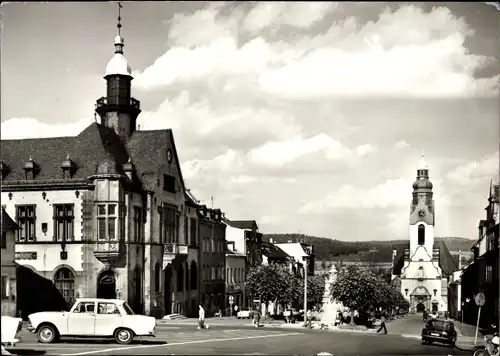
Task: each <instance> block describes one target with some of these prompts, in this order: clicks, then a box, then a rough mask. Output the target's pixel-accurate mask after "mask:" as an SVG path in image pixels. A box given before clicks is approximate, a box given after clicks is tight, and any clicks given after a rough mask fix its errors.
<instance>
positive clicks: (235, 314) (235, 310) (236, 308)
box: [234, 304, 238, 317]
mask: <svg viewBox="0 0 500 356" xmlns="http://www.w3.org/2000/svg"><path fill="white" fill-rule="evenodd" d="M234 316H235V317H238V304H235V305H234Z"/></svg>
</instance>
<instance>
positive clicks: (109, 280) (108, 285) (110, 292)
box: [97, 270, 116, 299]
mask: <svg viewBox="0 0 500 356" xmlns="http://www.w3.org/2000/svg"><path fill="white" fill-rule="evenodd" d="M97 298H103V299H116V278H115V272H113V271H111V270H106V271H103V272H101V273H100V274H99V276H98V278H97Z"/></svg>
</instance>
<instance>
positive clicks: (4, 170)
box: [0, 161, 10, 179]
mask: <svg viewBox="0 0 500 356" xmlns="http://www.w3.org/2000/svg"><path fill="white" fill-rule="evenodd" d="M0 170H1V171H2V179H3V178H5V177H6V176H7V174H9V172H10V168H9V166H7V164H6V163H5V162H4V161H2V162H1V163H0Z"/></svg>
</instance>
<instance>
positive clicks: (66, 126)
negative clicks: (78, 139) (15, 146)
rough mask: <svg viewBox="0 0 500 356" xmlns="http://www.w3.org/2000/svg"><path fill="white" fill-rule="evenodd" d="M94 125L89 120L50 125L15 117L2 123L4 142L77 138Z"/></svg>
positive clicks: (32, 119) (28, 118)
mask: <svg viewBox="0 0 500 356" xmlns="http://www.w3.org/2000/svg"><path fill="white" fill-rule="evenodd" d="M91 123H92V120H89V119H80V120H78V121H75V122H69V123H59V124H49V123H43V122H40V121H39V120H37V119H34V118H30V117H15V118H11V119H8V120H5V121H4V122H2V130H1V134H2V140H8V139H21V138H37V137H60V136H76V135H78V134H79V133H80V132H82V131H83V130H84V129H85V128H86V127H87V126H88V125H90V124H91Z"/></svg>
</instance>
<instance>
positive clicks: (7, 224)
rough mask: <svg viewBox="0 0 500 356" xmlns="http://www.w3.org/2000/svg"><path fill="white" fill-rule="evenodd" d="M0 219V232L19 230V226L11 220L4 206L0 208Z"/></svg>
mask: <svg viewBox="0 0 500 356" xmlns="http://www.w3.org/2000/svg"><path fill="white" fill-rule="evenodd" d="M1 214H2V215H1V220H2V232H8V231H12V230H19V229H20V228H19V226H18V225H17V224H16V223H15V222H14V220H12V218H11V217H10V215H9V214H8V213H7V212H6V211H5V209H4V208H2V213H1Z"/></svg>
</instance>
